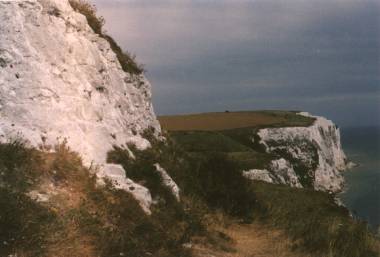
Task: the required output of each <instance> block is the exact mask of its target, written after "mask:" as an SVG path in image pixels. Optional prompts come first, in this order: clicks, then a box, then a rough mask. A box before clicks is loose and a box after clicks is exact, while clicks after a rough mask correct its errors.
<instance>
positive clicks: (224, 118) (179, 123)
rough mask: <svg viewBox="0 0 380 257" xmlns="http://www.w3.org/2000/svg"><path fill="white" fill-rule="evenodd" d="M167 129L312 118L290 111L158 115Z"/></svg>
mask: <svg viewBox="0 0 380 257" xmlns="http://www.w3.org/2000/svg"><path fill="white" fill-rule="evenodd" d="M158 119H159V121H160V123H161V126H162V128H163V129H164V130H167V131H221V130H229V129H237V128H248V127H256V128H259V127H295V126H309V125H311V124H312V123H313V122H314V119H313V118H309V117H304V116H301V115H297V113H296V112H290V111H247V112H224V113H201V114H189V115H176V116H160V117H158Z"/></svg>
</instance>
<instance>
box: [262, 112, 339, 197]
mask: <svg viewBox="0 0 380 257" xmlns="http://www.w3.org/2000/svg"><path fill="white" fill-rule="evenodd" d="M299 115H304V116H309V117H314V118H315V122H314V123H313V125H312V126H310V127H285V128H266V129H261V130H259V132H258V136H259V137H260V138H261V143H262V144H264V145H265V146H266V150H267V152H276V151H282V152H284V153H286V154H287V155H289V156H290V157H291V158H292V159H295V160H299V161H300V162H301V163H303V164H304V165H306V166H308V165H309V166H312V165H313V163H315V164H316V168H315V170H314V171H313V174H309V176H312V177H313V184H314V188H315V189H317V190H324V191H332V192H338V191H340V190H342V186H343V182H344V181H343V177H342V174H341V171H342V170H344V169H346V156H345V154H344V152H343V149H342V146H341V142H340V132H339V129H338V128H337V127H336V126H335V125H334V123H333V122H332V121H330V120H327V119H325V118H323V117H317V116H311V115H310V114H308V113H299ZM310 147H313V148H314V149H316V156H314V155H313V151H312V150H311V149H310Z"/></svg>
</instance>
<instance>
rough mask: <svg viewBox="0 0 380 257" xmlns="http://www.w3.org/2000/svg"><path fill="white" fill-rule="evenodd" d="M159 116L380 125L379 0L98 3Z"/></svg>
mask: <svg viewBox="0 0 380 257" xmlns="http://www.w3.org/2000/svg"><path fill="white" fill-rule="evenodd" d="M93 2H94V3H95V4H96V5H97V7H98V12H99V14H101V15H103V16H104V17H105V19H106V22H107V23H106V26H105V29H106V30H107V33H109V34H110V35H111V36H113V37H114V38H115V39H116V40H117V41H118V42H119V44H120V45H121V46H122V48H123V49H126V50H128V51H129V52H131V53H134V54H136V56H137V60H138V62H140V63H143V64H144V65H145V68H146V70H147V73H146V76H147V77H148V79H149V80H150V82H151V84H152V90H153V104H154V107H155V111H156V113H157V114H158V115H164V114H182V113H194V112H195V113H198V112H208V111H225V110H230V111H233V110H259V109H285V110H302V111H309V112H311V113H313V114H317V115H322V116H325V117H327V118H329V119H332V120H333V121H335V122H336V123H337V124H338V125H340V126H373V125H380V0H276V1H274V0H251V1H250V0H203V1H202V0H93Z"/></svg>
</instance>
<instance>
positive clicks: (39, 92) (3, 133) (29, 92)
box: [0, 0, 160, 209]
mask: <svg viewBox="0 0 380 257" xmlns="http://www.w3.org/2000/svg"><path fill="white" fill-rule="evenodd" d="M57 14H59V15H57ZM148 128H154V130H155V131H157V132H159V131H160V126H159V123H158V121H157V120H156V116H155V114H154V112H153V108H152V103H151V90H150V84H149V82H148V81H147V79H146V78H145V77H144V76H143V75H134V74H129V73H127V72H124V71H123V69H122V67H121V65H120V63H119V62H118V59H117V57H116V55H115V53H114V52H113V51H112V50H111V48H110V45H109V43H108V42H107V41H106V40H105V39H103V38H101V37H100V36H99V35H97V34H96V33H94V32H93V30H92V29H91V28H90V27H89V25H88V23H87V20H86V18H85V17H84V16H83V15H81V14H79V13H77V12H75V11H74V10H73V9H72V8H71V6H70V4H69V3H68V1H67V0H8V1H7V0H1V1H0V139H1V142H7V141H9V140H11V139H14V138H16V137H19V136H21V137H22V138H24V139H26V140H27V141H28V142H29V144H30V145H32V146H35V147H41V146H44V147H45V148H47V147H48V146H53V145H56V144H57V143H58V142H62V141H63V140H64V139H66V140H67V144H68V146H69V147H70V148H71V149H72V150H74V151H76V152H78V153H80V154H81V156H82V158H83V160H84V163H85V164H86V165H91V164H96V165H99V167H100V170H101V172H103V175H105V176H110V177H111V178H115V180H116V181H117V182H118V184H120V187H121V188H124V189H126V190H129V191H131V193H133V194H134V195H135V196H136V198H137V199H139V200H140V202H141V203H142V206H143V207H144V208H145V209H147V208H149V205H150V202H151V198H150V194H149V191H148V190H147V189H146V188H144V187H142V186H140V185H137V184H135V183H133V181H131V180H129V179H127V178H125V175H124V172H123V171H122V168H121V167H117V166H115V165H109V164H106V156H107V152H108V151H110V150H112V149H113V146H114V145H116V146H120V147H126V144H127V143H133V144H135V145H136V146H137V148H138V149H144V148H146V147H149V145H150V143H149V142H148V141H147V140H146V139H144V138H143V137H142V136H141V134H142V132H143V131H144V130H145V129H148Z"/></svg>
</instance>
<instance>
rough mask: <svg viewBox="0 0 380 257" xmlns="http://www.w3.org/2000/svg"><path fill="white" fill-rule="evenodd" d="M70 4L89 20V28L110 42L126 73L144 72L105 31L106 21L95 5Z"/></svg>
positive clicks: (72, 0)
mask: <svg viewBox="0 0 380 257" xmlns="http://www.w3.org/2000/svg"><path fill="white" fill-rule="evenodd" d="M69 3H70V5H71V7H72V8H73V9H74V10H75V11H77V12H79V13H81V14H82V15H84V16H85V17H86V18H87V22H88V24H89V26H90V27H91V28H92V30H93V31H94V32H95V33H96V34H98V35H99V36H100V37H102V38H104V39H105V40H107V41H108V43H109V44H110V46H111V49H112V51H113V52H114V53H115V54H116V57H117V59H118V60H119V63H120V65H121V67H122V69H123V70H124V71H125V72H128V73H131V74H137V75H139V74H141V73H143V72H144V67H143V65H141V64H138V63H137V62H136V58H135V56H134V55H132V54H130V53H129V52H126V51H123V49H122V48H121V47H120V46H119V45H118V44H117V43H116V41H115V40H114V39H113V38H112V37H111V36H109V35H107V34H106V33H105V32H104V31H103V26H104V24H105V20H104V18H103V17H102V16H98V15H97V9H96V7H95V5H93V4H91V3H90V2H88V1H87V0H69Z"/></svg>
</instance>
